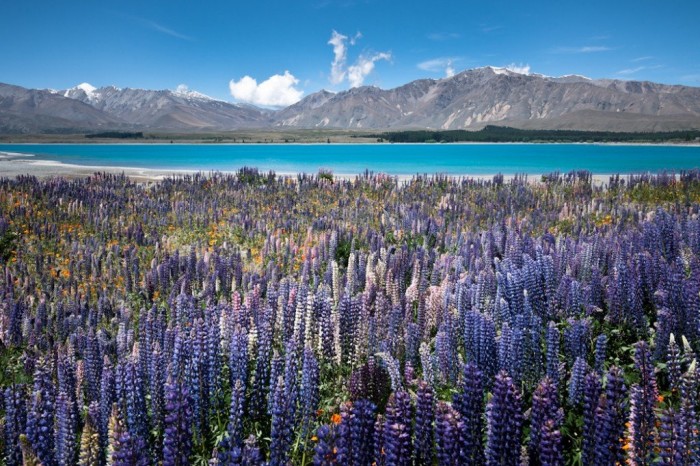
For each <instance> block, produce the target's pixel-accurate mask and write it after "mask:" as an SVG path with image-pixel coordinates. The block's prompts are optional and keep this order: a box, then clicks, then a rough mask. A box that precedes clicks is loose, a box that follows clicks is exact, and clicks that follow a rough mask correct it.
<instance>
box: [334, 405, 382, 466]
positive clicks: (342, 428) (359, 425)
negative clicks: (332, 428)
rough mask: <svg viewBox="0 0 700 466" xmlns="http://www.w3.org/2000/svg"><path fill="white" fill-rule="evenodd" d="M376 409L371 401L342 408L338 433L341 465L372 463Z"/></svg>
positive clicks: (338, 452)
mask: <svg viewBox="0 0 700 466" xmlns="http://www.w3.org/2000/svg"><path fill="white" fill-rule="evenodd" d="M375 409H376V407H375V406H374V404H373V403H372V402H371V401H368V400H357V401H355V402H354V403H352V404H349V403H348V404H347V405H345V406H342V407H341V422H340V424H339V425H338V427H337V428H336V431H337V437H338V438H337V455H336V460H337V462H338V463H339V464H347V465H362V464H370V463H371V462H372V449H373V442H374V428H375Z"/></svg>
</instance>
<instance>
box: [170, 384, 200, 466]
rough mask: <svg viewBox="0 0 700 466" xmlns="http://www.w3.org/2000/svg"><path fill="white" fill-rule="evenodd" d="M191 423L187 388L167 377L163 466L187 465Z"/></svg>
mask: <svg viewBox="0 0 700 466" xmlns="http://www.w3.org/2000/svg"><path fill="white" fill-rule="evenodd" d="M193 421H194V420H193V419H192V411H191V404H190V397H189V393H188V389H187V387H186V386H185V384H184V383H183V382H182V381H179V380H173V378H172V376H168V380H167V382H166V383H165V419H164V434H163V466H182V465H186V464H189V457H190V454H191V453H192V422H193Z"/></svg>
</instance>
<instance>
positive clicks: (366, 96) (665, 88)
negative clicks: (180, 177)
mask: <svg viewBox="0 0 700 466" xmlns="http://www.w3.org/2000/svg"><path fill="white" fill-rule="evenodd" d="M486 125H501V126H511V127H516V128H523V129H577V130H610V131H672V130H685V129H700V88H697V87H687V86H672V85H665V84H656V83H652V82H640V81H621V80H610V79H601V80H591V79H588V78H585V77H583V76H576V75H569V76H562V77H558V78H552V77H548V76H542V75H536V74H530V75H526V74H520V73H516V72H513V71H509V70H506V69H503V68H494V67H484V68H477V69H473V70H466V71H463V72H461V73H459V74H456V75H455V76H452V77H449V78H444V79H438V80H434V79H420V80H417V81H412V82H410V83H408V84H405V85H403V86H400V87H397V88H394V89H387V90H384V89H379V88H377V87H371V86H364V87H358V88H353V89H349V90H347V91H343V92H338V93H333V92H329V91H325V90H323V91H319V92H316V93H313V94H310V95H308V96H307V97H305V98H304V99H302V100H301V101H299V102H297V103H296V104H294V105H291V106H289V107H287V108H284V109H279V110H277V111H272V110H264V109H259V108H256V107H253V106H249V105H239V104H232V103H228V102H224V101H220V100H216V99H212V98H210V97H207V96H205V95H203V94H200V93H198V92H195V91H190V90H188V89H186V88H178V89H177V90H175V91H172V90H160V91H154V90H145V89H130V88H125V89H120V88H117V87H113V86H109V87H103V88H99V89H97V88H95V87H93V86H91V85H89V84H87V83H83V84H80V85H79V86H76V87H74V88H71V89H67V90H64V91H46V90H33V89H25V88H22V87H18V86H12V85H6V84H0V132H2V133H32V132H70V131H74V132H75V131H94V130H98V129H139V130H146V131H178V132H197V131H230V130H236V129H243V128H267V129H270V128H280V129H281V128H299V129H302V128H336V129H338V128H340V129H359V130H362V129H373V130H374V129H419V128H420V129H426V128H427V129H480V128H483V127H484V126H486Z"/></svg>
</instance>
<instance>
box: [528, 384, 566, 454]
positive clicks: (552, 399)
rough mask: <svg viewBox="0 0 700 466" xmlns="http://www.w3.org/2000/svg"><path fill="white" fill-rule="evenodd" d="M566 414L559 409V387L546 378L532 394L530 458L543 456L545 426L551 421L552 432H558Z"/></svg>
mask: <svg viewBox="0 0 700 466" xmlns="http://www.w3.org/2000/svg"><path fill="white" fill-rule="evenodd" d="M563 417H564V413H563V411H562V410H561V408H560V407H559V400H558V394H557V387H556V385H555V384H554V383H553V382H552V380H550V379H549V377H545V378H544V379H542V381H541V382H540V384H539V385H538V386H537V388H536V389H535V392H534V393H533V394H532V411H531V414H530V457H531V458H537V457H541V456H542V455H543V450H542V447H541V443H542V436H543V435H544V426H545V424H547V423H548V422H550V421H551V428H550V430H551V431H554V430H558V429H559V426H561V423H562V421H563Z"/></svg>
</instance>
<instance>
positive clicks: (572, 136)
mask: <svg viewBox="0 0 700 466" xmlns="http://www.w3.org/2000/svg"><path fill="white" fill-rule="evenodd" d="M371 137H373V138H377V139H378V140H379V139H384V140H386V141H389V142H667V141H694V140H696V139H697V138H700V131H697V130H692V131H666V132H634V133H632V132H629V133H621V132H614V131H574V130H540V129H536V130H530V129H527V130H526V129H517V128H509V127H507V126H486V127H485V128H484V129H482V130H480V131H467V130H450V131H428V130H415V131H390V132H385V133H381V134H376V135H372V136H371Z"/></svg>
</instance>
